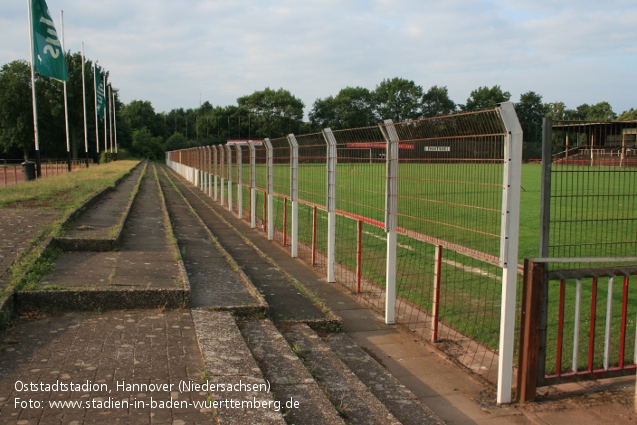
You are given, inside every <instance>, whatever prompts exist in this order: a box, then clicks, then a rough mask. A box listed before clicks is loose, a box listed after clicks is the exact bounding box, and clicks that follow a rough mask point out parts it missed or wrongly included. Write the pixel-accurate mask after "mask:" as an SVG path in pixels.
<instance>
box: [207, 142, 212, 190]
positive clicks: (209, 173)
mask: <svg viewBox="0 0 637 425" xmlns="http://www.w3.org/2000/svg"><path fill="white" fill-rule="evenodd" d="M207 150H208V164H207V167H208V197H209V198H212V147H211V146H208V147H207Z"/></svg>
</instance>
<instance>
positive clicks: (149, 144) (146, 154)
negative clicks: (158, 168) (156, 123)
mask: <svg viewBox="0 0 637 425" xmlns="http://www.w3.org/2000/svg"><path fill="white" fill-rule="evenodd" d="M132 150H133V154H135V155H137V156H141V157H142V158H148V159H162V158H163V157H164V139H163V138H162V137H161V136H153V135H152V134H151V132H150V130H148V129H147V128H145V127H142V128H140V129H138V130H134V131H133V149H132Z"/></svg>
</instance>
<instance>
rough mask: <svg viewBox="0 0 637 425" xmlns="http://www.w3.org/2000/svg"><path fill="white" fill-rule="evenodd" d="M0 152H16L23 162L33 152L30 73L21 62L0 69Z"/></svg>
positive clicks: (14, 62) (27, 67)
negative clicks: (21, 155)
mask: <svg viewBox="0 0 637 425" xmlns="http://www.w3.org/2000/svg"><path fill="white" fill-rule="evenodd" d="M36 86H37V87H41V86H42V84H41V81H40V82H38V81H36ZM41 103H44V102H41ZM0 148H1V149H2V152H3V153H5V154H8V153H10V152H13V151H16V150H19V151H21V152H22V154H23V156H24V159H25V160H27V159H28V158H29V152H31V151H32V150H33V149H34V142H33V106H32V104H31V71H30V68H29V64H28V63H27V62H26V61H23V60H17V61H13V62H10V63H8V64H6V65H3V66H2V68H1V69H0Z"/></svg>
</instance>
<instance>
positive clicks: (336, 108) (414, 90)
mask: <svg viewBox="0 0 637 425" xmlns="http://www.w3.org/2000/svg"><path fill="white" fill-rule="evenodd" d="M67 62H68V65H69V73H70V78H69V83H68V91H69V110H70V111H71V117H70V128H71V141H72V146H73V147H74V148H73V153H74V154H75V155H76V154H77V152H78V149H83V140H84V139H83V121H82V119H83V118H82V115H81V113H82V106H81V105H82V97H81V96H82V92H81V55H80V54H79V53H75V54H72V55H71V54H69V55H67ZM85 66H86V69H85V73H86V76H87V81H86V86H87V99H92V98H93V97H92V96H93V89H92V88H93V87H94V86H93V74H92V70H91V69H92V64H91V62H90V61H86V65H85ZM29 75H30V74H29V66H28V64H27V63H26V62H24V61H14V62H11V63H9V64H7V65H4V66H3V67H2V68H1V69H0V151H2V153H3V155H5V156H11V155H14V156H15V155H19V153H18V152H22V153H23V154H24V155H25V157H26V156H28V153H29V150H32V149H33V147H32V144H33V123H32V115H31V114H32V112H31V100H30V99H31V98H30V78H29ZM36 86H37V89H38V93H44V94H43V95H40V96H44V99H45V100H44V101H41V102H39V103H38V116H39V120H40V125H41V126H42V131H41V133H42V136H41V137H42V142H41V144H42V146H43V151H44V154H45V155H46V156H49V157H54V156H55V157H63V156H64V154H65V149H66V148H65V146H66V144H65V142H64V140H65V133H64V119H63V114H64V110H63V103H62V100H61V99H62V86H61V84H60V83H57V82H55V81H52V80H48V79H44V78H36ZM58 99H59V101H58ZM509 100H511V93H510V92H508V91H505V90H503V89H502V88H501V87H500V86H498V85H495V86H492V87H488V86H481V87H478V88H476V89H475V90H473V91H471V93H470V94H469V96H468V98H467V99H466V101H465V102H464V103H462V104H460V103H456V102H454V101H453V100H452V99H451V98H450V97H449V92H448V89H447V87H443V86H432V87H430V88H429V89H428V90H424V89H423V88H422V87H421V86H419V85H417V84H416V83H415V82H414V81H412V80H407V79H404V78H399V77H395V78H391V79H384V80H383V81H381V82H380V83H379V84H378V85H377V86H376V87H375V88H374V89H372V90H370V89H367V88H364V87H345V88H343V89H341V90H340V91H339V92H338V93H337V94H336V95H330V96H327V97H325V98H319V99H316V101H315V102H314V103H313V105H312V106H311V109H310V110H309V113H308V117H309V121H304V120H303V117H304V108H305V104H304V103H303V102H302V101H301V100H300V99H299V98H297V97H296V96H294V95H293V94H292V93H290V92H289V91H287V90H285V89H283V88H280V89H278V90H274V89H271V88H265V89H264V90H261V91H256V92H254V93H252V94H250V95H246V96H242V97H239V98H238V99H237V103H236V105H228V106H213V105H212V104H211V103H210V102H208V101H205V102H203V103H202V104H201V105H200V107H198V108H189V109H184V108H175V109H172V110H170V111H168V112H157V111H155V108H154V107H153V105H152V103H151V102H150V101H148V100H133V101H131V102H130V103H128V104H125V105H123V104H121V103H120V102H119V100H117V99H116V102H115V104H116V105H115V106H116V110H117V113H116V117H117V138H118V145H119V147H120V149H123V150H125V151H128V152H130V153H131V154H132V155H133V156H137V157H146V158H152V159H161V158H163V153H164V151H166V150H175V149H182V148H186V147H193V146H204V145H209V144H220V143H224V142H225V141H227V140H232V139H263V138H265V137H270V138H275V137H283V136H285V135H287V134H289V133H295V134H304V133H308V132H315V131H320V130H321V129H323V128H326V127H330V128H332V129H335V130H337V129H345V128H355V127H365V126H370V125H376V123H378V122H379V121H382V120H384V119H388V118H390V119H392V120H394V121H395V122H399V121H404V120H410V119H418V118H424V117H435V116H442V115H449V114H454V113H460V112H470V111H477V110H481V109H487V108H493V107H495V106H496V105H497V104H498V103H501V102H506V101H509ZM514 103H515V107H516V111H517V114H518V117H519V119H520V123H521V124H522V127H523V130H524V156H525V157H538V156H539V154H540V151H541V138H542V131H541V129H542V119H543V118H544V117H546V116H550V117H552V118H553V119H554V120H600V121H612V120H616V119H620V120H635V119H637V110H634V109H631V110H629V111H626V112H624V113H623V114H621V115H620V116H618V115H617V114H616V113H615V112H614V111H613V109H612V107H611V105H610V104H609V103H608V102H599V103H597V104H593V105H588V104H582V105H579V106H577V107H576V108H575V109H569V108H567V107H566V105H565V104H564V103H563V102H554V103H544V102H543V98H542V96H541V95H539V94H538V93H536V92H534V91H528V92H526V93H524V94H522V95H521V96H520V99H519V101H518V102H514ZM93 108H94V106H93V102H92V101H87V114H88V116H89V119H88V123H89V147H90V151H91V152H94V150H95V129H94V127H93V126H94V118H92V117H94V109H93ZM100 131H102V132H103V129H100ZM100 137H103V133H101V135H100Z"/></svg>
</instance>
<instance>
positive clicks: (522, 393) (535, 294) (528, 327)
mask: <svg viewBox="0 0 637 425" xmlns="http://www.w3.org/2000/svg"><path fill="white" fill-rule="evenodd" d="M544 275H545V264H544V263H535V262H534V261H533V260H529V259H526V260H524V284H523V289H522V303H521V311H520V341H519V344H520V346H519V351H518V382H517V399H518V400H519V401H520V402H521V403H524V402H526V401H531V400H533V399H535V393H536V389H537V378H538V373H539V368H538V364H539V352H540V334H541V327H542V326H541V316H542V304H543V303H542V299H543V290H544Z"/></svg>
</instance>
